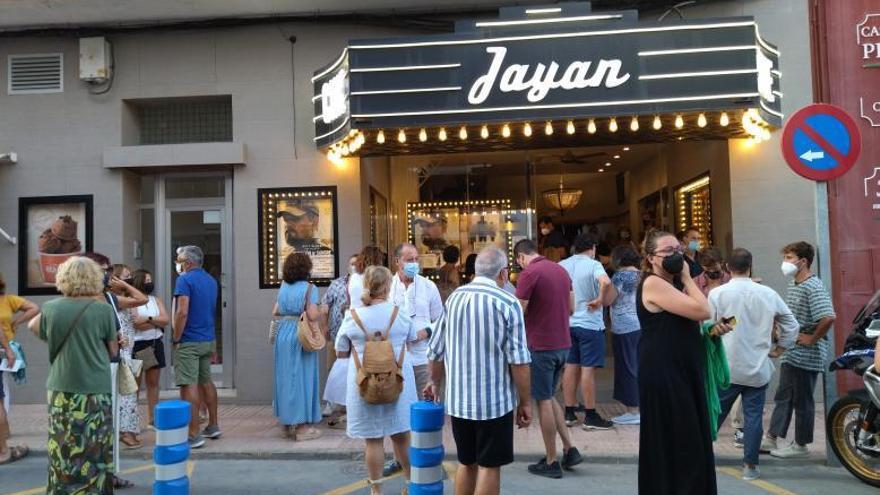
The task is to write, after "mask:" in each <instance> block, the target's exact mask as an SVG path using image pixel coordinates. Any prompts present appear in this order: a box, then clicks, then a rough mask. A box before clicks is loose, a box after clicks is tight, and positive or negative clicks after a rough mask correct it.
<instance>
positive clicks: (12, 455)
mask: <svg viewBox="0 0 880 495" xmlns="http://www.w3.org/2000/svg"><path fill="white" fill-rule="evenodd" d="M30 452H31V449H29V448H28V446H27V445H18V446H16V447H9V457H7V458H6V459H5V460H3V461H0V465H2V464H11V463H13V462H15V461H18V460H20V459H24V458H25V457H27V455H28V454H29V453H30Z"/></svg>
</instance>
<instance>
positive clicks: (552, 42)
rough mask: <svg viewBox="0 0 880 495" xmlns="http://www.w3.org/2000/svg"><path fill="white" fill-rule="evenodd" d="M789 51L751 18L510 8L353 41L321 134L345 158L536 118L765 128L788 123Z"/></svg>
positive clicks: (562, 128) (538, 128)
mask: <svg viewBox="0 0 880 495" xmlns="http://www.w3.org/2000/svg"><path fill="white" fill-rule="evenodd" d="M779 55H780V54H779V51H778V50H777V49H776V48H775V47H774V46H773V45H771V44H769V43H768V42H766V41H764V40H763V39H762V38H761V36H760V33H759V31H758V26H757V24H756V22H755V20H754V19H753V18H751V17H731V18H719V19H698V20H687V21H685V20H678V21H669V22H640V21H639V20H638V12H636V11H622V12H598V13H594V12H592V11H591V8H590V4H589V3H588V2H575V3H563V4H555V5H551V6H547V7H544V8H527V7H511V8H503V9H501V10H500V15H499V17H498V19H497V20H488V21H463V22H459V23H457V24H456V30H455V32H454V33H451V34H444V35H429V36H422V37H414V38H392V39H373V40H358V41H351V42H350V43H349V45H348V47H347V48H346V49H345V50H344V51H343V53H342V54H341V55H340V56H339V58H338V59H336V60H335V61H333V62H332V63H331V64H330V65H328V66H326V67H325V68H323V69H321V70H319V71H317V72H316V73H315V75H314V77H313V80H312V81H313V85H314V98H313V101H314V111H315V118H314V122H315V136H316V137H315V144H316V146H317V147H318V148H329V149H330V150H331V151H334V152H337V153H339V154H340V155H342V156H347V155H349V154H352V155H354V154H360V155H367V154H379V153H383V154H387V153H389V151H391V152H393V151H394V149H393V147H392V148H391V149H389V146H392V145H393V146H399V145H402V144H407V142H408V144H410V145H411V144H418V143H420V142H421V143H426V142H428V141H429V140H430V141H431V142H433V143H434V144H436V145H437V146H436V147H432V146H430V143H429V144H428V145H426V146H427V148H428V149H434V148H437V149H442V146H443V143H445V142H446V141H447V140H448V141H450V142H454V141H456V140H462V141H463V140H464V137H465V136H467V135H470V136H471V137H472V138H473V139H478V136H480V135H481V134H482V136H481V137H482V138H483V139H489V136H487V134H492V135H493V136H492V138H494V139H496V140H501V141H502V142H503V140H504V139H505V138H509V137H510V134H511V131H510V130H505V127H507V126H508V125H511V124H517V125H521V124H523V123H530V124H529V125H530V126H535V133H536V134H537V133H541V134H544V132H543V131H544V129H545V126H546V125H550V126H551V127H552V126H554V125H555V126H556V127H555V131H556V132H557V133H558V134H565V133H566V131H568V133H569V134H573V133H572V132H571V131H572V129H573V128H574V129H576V130H577V132H578V133H583V132H589V133H590V134H593V133H595V132H596V127H599V128H602V130H603V131H606V130H610V132H611V133H614V132H616V130H617V127H620V128H622V129H623V130H624V131H627V130H630V129H632V130H635V129H637V128H639V127H641V128H644V129H650V128H652V127H653V129H654V130H659V129H661V128H663V127H664V126H665V127H666V129H676V128H677V129H684V128H686V127H687V128H692V129H693V131H694V132H695V136H696V137H708V138H711V137H716V138H727V137H748V136H755V137H756V138H758V139H760V136H761V133H762V132H767V131H766V129H768V128H770V127H779V126H780V125H781V122H782V113H781V104H782V102H781V100H782V92H781V72H780V68H779ZM747 109H751V110H749V111H748V112H747V114H748V115H746V114H744V113H743V112H744V111H746V110H747ZM728 114H729V115H728ZM679 117H681V118H682V120H685V119H686V120H688V124H687V125H685V124H683V122H681V121H679ZM707 120H711V121H712V122H711V123H708V122H707ZM612 122H613V123H612ZM658 124H659V125H658ZM694 124H695V125H694ZM500 126H504V127H500ZM490 128H491V131H489V129H490ZM581 129H584V130H581ZM612 129H613V130H612ZM590 131H592V132H590ZM526 132H527V133H528V135H531V131H526ZM401 133H403V134H404V135H403V136H401ZM548 133H550V129H548ZM518 134H519V133H518ZM599 134H602V132H599ZM606 134H607V133H606ZM549 135H550V134H547V136H549ZM429 136H430V137H429ZM400 138H402V139H400ZM668 138H669V136H661V137H660V138H657V140H667V139H668ZM362 147H363V148H362Z"/></svg>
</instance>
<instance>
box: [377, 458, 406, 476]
mask: <svg viewBox="0 0 880 495" xmlns="http://www.w3.org/2000/svg"><path fill="white" fill-rule="evenodd" d="M402 470H403V466H401V465H400V463H399V462H397V460H395V459H391V460H390V461H388V462H386V463H385V467H383V468H382V477H383V478H387V477H389V476H391V475H392V474H394V473H396V472H398V471H402Z"/></svg>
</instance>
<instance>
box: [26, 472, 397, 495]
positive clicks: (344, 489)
mask: <svg viewBox="0 0 880 495" xmlns="http://www.w3.org/2000/svg"><path fill="white" fill-rule="evenodd" d="M402 474H403V473H402V472H400V473H396V474H392V475H391V476H388V477H387V478H382V481H383V482H385V481H388V480H392V479H394V478H397V477H398V476H401V475H402ZM367 486H369V483H367V480H360V481H355V482H354V483H351V484H349V485H345V486H340V487H339V488H336V489H333V490H330V491H329V492H324V493H322V494H321V495H348V494H349V493H352V492H355V491H357V490H360V489H361V488H366V487H367ZM12 495H18V494H12Z"/></svg>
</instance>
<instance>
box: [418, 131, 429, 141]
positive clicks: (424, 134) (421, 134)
mask: <svg viewBox="0 0 880 495" xmlns="http://www.w3.org/2000/svg"><path fill="white" fill-rule="evenodd" d="M427 140H428V132H427V131H425V128H424V127H423V128H422V130H420V131H419V141H421V142H423V143H424V142H425V141H427Z"/></svg>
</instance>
